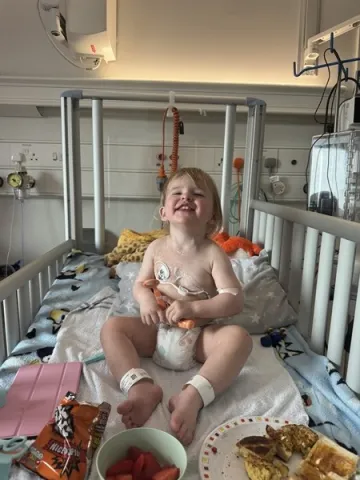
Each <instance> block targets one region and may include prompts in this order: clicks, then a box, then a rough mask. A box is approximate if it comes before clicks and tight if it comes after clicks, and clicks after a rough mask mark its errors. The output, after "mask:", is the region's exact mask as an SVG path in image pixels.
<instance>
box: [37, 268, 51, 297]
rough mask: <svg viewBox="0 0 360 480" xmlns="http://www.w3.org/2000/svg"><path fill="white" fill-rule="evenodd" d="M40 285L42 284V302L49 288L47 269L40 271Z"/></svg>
mask: <svg viewBox="0 0 360 480" xmlns="http://www.w3.org/2000/svg"><path fill="white" fill-rule="evenodd" d="M39 286H40V303H41V302H42V301H43V299H44V297H45V295H46V294H47V292H48V290H49V276H48V272H47V269H46V270H43V271H42V272H40V273H39Z"/></svg>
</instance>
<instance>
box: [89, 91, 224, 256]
mask: <svg viewBox="0 0 360 480" xmlns="http://www.w3.org/2000/svg"><path fill="white" fill-rule="evenodd" d="M92 127H93V164H94V215H95V219H94V220H95V248H96V251H97V253H100V254H101V253H104V250H105V196H104V134H103V103H102V100H101V99H100V98H94V99H93V100H92ZM230 174H231V171H230ZM230 182H231V179H230ZM229 191H230V187H229Z"/></svg>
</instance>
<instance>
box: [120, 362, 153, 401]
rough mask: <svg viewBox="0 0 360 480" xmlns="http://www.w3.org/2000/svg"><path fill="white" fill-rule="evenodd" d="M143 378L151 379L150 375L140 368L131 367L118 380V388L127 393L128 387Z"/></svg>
mask: <svg viewBox="0 0 360 480" xmlns="http://www.w3.org/2000/svg"><path fill="white" fill-rule="evenodd" d="M144 378H148V379H150V380H152V378H151V377H150V375H149V374H148V373H147V372H146V371H145V370H143V369H142V368H132V369H131V370H129V371H128V372H126V373H125V375H124V376H123V377H122V379H121V381H120V390H121V391H122V392H123V393H124V394H125V395H127V393H128V391H129V390H130V388H131V387H132V386H133V385H135V383H137V382H140V380H143V379H144Z"/></svg>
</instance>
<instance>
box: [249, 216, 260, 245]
mask: <svg viewBox="0 0 360 480" xmlns="http://www.w3.org/2000/svg"><path fill="white" fill-rule="evenodd" d="M259 228H260V212H259V210H255V212H254V224H253V229H252V237H251V241H252V242H253V243H256V244H257V243H258V242H259Z"/></svg>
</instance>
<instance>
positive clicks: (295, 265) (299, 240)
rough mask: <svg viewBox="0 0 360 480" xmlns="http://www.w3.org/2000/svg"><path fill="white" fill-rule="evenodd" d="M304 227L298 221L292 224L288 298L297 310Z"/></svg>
mask: <svg viewBox="0 0 360 480" xmlns="http://www.w3.org/2000/svg"><path fill="white" fill-rule="evenodd" d="M304 241H305V227H304V225H300V224H299V223H295V224H294V226H293V236H292V247H291V267H290V279H289V294H288V299H289V303H290V305H291V306H292V307H293V309H294V310H295V311H296V312H298V310H299V300H300V285H301V271H302V266H303V256H304Z"/></svg>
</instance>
